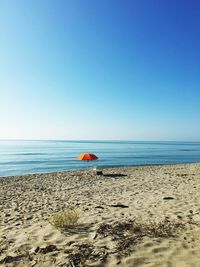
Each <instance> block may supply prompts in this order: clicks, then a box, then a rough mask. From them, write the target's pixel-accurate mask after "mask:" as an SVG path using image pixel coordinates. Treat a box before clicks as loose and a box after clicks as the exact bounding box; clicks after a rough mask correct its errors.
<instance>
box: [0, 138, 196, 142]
mask: <svg viewBox="0 0 200 267" xmlns="http://www.w3.org/2000/svg"><path fill="white" fill-rule="evenodd" d="M0 141H60V142H77V141H78V142H81V141H82V142H91V141H93V142H95V141H96V142H200V140H138V139H137V140H133V139H23V138H0Z"/></svg>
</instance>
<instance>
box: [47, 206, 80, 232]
mask: <svg viewBox="0 0 200 267" xmlns="http://www.w3.org/2000/svg"><path fill="white" fill-rule="evenodd" d="M78 220H79V213H78V212H77V211H76V210H75V209H68V210H65V211H63V212H58V213H56V214H54V215H53V216H52V218H51V219H50V223H51V224H52V225H53V226H55V227H56V228H59V229H66V228H69V227H71V226H74V225H75V224H76V223H77V222H78Z"/></svg>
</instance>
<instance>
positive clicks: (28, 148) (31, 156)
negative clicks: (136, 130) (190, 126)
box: [0, 141, 200, 176]
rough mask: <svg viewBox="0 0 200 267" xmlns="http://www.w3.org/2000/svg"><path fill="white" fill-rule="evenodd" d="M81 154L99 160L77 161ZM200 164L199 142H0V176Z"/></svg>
mask: <svg viewBox="0 0 200 267" xmlns="http://www.w3.org/2000/svg"><path fill="white" fill-rule="evenodd" d="M84 152H91V153H94V154H96V155H97V156H98V157H99V160H98V161H95V162H91V163H87V162H83V161H78V160H76V157H77V156H78V155H79V154H81V153H84ZM191 162H200V142H132V141H131V142H130V141H0V176H10V175H19V174H27V173H42V172H56V171H65V170H77V169H85V168H88V167H90V166H92V165H97V166H99V167H111V166H132V165H146V164H171V163H191Z"/></svg>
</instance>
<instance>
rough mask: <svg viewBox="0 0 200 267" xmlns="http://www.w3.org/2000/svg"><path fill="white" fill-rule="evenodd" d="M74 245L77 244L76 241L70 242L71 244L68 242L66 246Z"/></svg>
mask: <svg viewBox="0 0 200 267" xmlns="http://www.w3.org/2000/svg"><path fill="white" fill-rule="evenodd" d="M74 243H75V241H69V242H67V244H66V246H69V247H70V246H71V245H72V244H74Z"/></svg>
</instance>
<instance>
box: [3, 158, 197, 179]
mask: <svg viewBox="0 0 200 267" xmlns="http://www.w3.org/2000/svg"><path fill="white" fill-rule="evenodd" d="M190 164H200V161H195V162H183V163H152V164H137V165H116V166H97V169H98V170H107V169H121V168H122V169H123V168H134V167H151V166H152V167H153V166H176V165H190ZM91 170H92V167H89V168H85V169H70V170H64V171H54V172H34V173H24V174H16V175H3V176H1V175H0V179H1V178H13V177H19V176H20V177H21V176H22V177H23V176H27V175H40V174H57V173H65V172H84V171H86V172H87V171H91Z"/></svg>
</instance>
